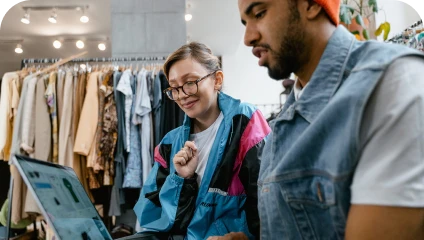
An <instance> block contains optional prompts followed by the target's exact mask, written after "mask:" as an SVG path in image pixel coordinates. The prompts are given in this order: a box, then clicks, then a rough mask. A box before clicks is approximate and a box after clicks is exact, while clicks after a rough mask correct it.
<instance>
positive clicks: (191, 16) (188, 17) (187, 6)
mask: <svg viewBox="0 0 424 240" xmlns="http://www.w3.org/2000/svg"><path fill="white" fill-rule="evenodd" d="M190 8H191V4H190V3H187V5H186V14H185V16H184V18H185V20H186V22H188V21H191V19H192V18H193V15H191V13H190Z"/></svg>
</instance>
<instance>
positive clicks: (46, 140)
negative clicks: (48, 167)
mask: <svg viewBox="0 0 424 240" xmlns="http://www.w3.org/2000/svg"><path fill="white" fill-rule="evenodd" d="M47 81H48V76H44V77H41V78H40V79H38V81H37V89H36V94H35V147H34V158H36V159H39V160H44V161H51V150H52V148H51V144H52V125H51V120H50V113H49V107H48V106H47V103H46V98H45V96H44V93H45V92H46V86H47Z"/></svg>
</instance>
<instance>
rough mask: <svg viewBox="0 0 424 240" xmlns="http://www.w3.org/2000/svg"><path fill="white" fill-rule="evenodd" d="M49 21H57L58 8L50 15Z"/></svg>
mask: <svg viewBox="0 0 424 240" xmlns="http://www.w3.org/2000/svg"><path fill="white" fill-rule="evenodd" d="M49 22H51V23H57V14H56V9H53V14H52V15H51V16H50V17H49Z"/></svg>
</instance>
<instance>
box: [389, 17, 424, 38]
mask: <svg viewBox="0 0 424 240" xmlns="http://www.w3.org/2000/svg"><path fill="white" fill-rule="evenodd" d="M422 23H423V20H422V19H420V20H419V21H418V22H415V23H414V24H412V25H411V26H409V28H416V27H418V26H419V25H421V24H422ZM409 28H406V29H405V30H403V32H404V31H407V30H408V29H409ZM403 32H401V33H398V34H396V35H395V36H393V37H392V38H390V39H389V40H387V41H388V42H393V41H395V40H397V39H399V38H401V37H402V35H403Z"/></svg>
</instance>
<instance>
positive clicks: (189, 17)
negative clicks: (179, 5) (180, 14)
mask: <svg viewBox="0 0 424 240" xmlns="http://www.w3.org/2000/svg"><path fill="white" fill-rule="evenodd" d="M191 19H193V15H191V14H190V13H187V14H186V15H185V20H186V22H188V21H191Z"/></svg>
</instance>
